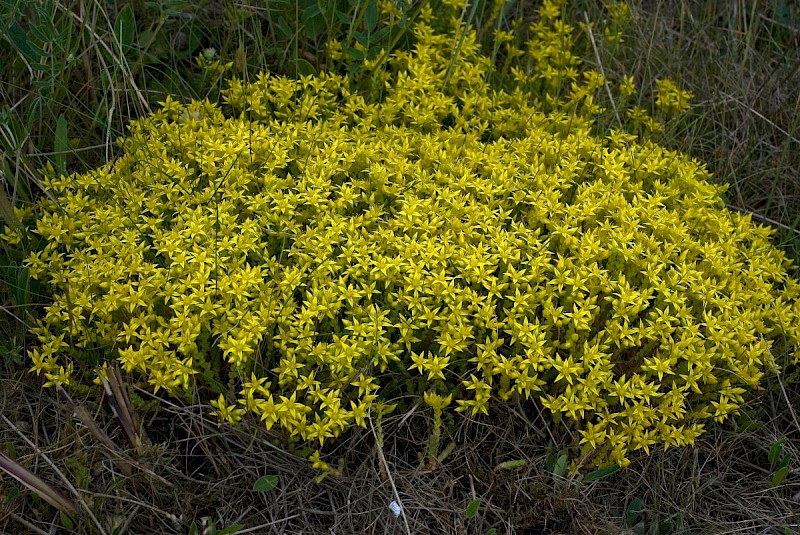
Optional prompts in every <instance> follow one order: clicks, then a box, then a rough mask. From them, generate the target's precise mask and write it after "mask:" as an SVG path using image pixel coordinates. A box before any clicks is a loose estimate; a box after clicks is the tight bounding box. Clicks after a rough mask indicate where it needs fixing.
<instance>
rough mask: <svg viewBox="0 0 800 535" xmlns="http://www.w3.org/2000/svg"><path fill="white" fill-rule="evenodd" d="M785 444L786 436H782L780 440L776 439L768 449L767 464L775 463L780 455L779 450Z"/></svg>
mask: <svg viewBox="0 0 800 535" xmlns="http://www.w3.org/2000/svg"><path fill="white" fill-rule="evenodd" d="M785 444H786V438H785V437H784V438H782V439H780V440H776V441H775V442H774V443H773V444H772V447H771V448H770V449H769V457H768V458H769V464H770V465H772V466H775V464H777V462H778V459H780V457H781V452H783V446H784V445H785Z"/></svg>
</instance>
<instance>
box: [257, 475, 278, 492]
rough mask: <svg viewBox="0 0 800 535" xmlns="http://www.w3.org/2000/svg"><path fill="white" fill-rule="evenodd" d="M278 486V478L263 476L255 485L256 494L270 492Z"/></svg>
mask: <svg viewBox="0 0 800 535" xmlns="http://www.w3.org/2000/svg"><path fill="white" fill-rule="evenodd" d="M277 484H278V476H261V477H259V478H258V479H256V482H255V483H253V491H254V492H269V491H271V490H272V489H274V488H275V486H276V485H277Z"/></svg>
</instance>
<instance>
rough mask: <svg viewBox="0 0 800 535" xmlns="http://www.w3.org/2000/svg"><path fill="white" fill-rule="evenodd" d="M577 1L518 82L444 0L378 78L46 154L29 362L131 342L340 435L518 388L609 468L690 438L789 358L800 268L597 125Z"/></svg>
mask: <svg viewBox="0 0 800 535" xmlns="http://www.w3.org/2000/svg"><path fill="white" fill-rule="evenodd" d="M550 5H551V3H546V6H545V7H546V8H547V7H548V6H550ZM556 16H557V13H555V14H548V13H547V11H546V10H545V11H544V12H543V14H542V18H541V20H540V21H539V22H537V25H538V27H537V26H535V27H534V28H533V33H534V37H533V38H532V40H531V43H530V46H529V49H528V51H527V52H526V53H525V54H526V55H527V56H526V57H528V58H533V59H532V60H530V61H531V63H532V64H533V67H532V68H531V69H530V70H526V69H522V68H520V69H514V71H513V73H512V75H511V76H510V77H509V80H510V81H509V82H508V84H507V86H506V87H505V89H504V90H498V89H496V88H493V87H492V86H490V85H489V84H487V83H486V82H485V81H484V80H485V75H486V73H487V71H488V69H489V68H490V67H491V62H490V61H489V60H488V59H487V58H486V57H484V56H482V55H481V54H480V53H479V47H478V45H477V44H476V42H475V35H474V34H473V33H472V32H465V33H463V32H464V31H463V26H459V23H458V21H455V20H454V21H453V23H452V24H453V26H454V28H456V30H455V31H454V32H453V33H454V34H455V35H456V36H458V35H459V33H458V32H459V31H461V32H462V33H463V34H464V40H463V43H462V44H461V48H460V52H459V55H458V57H457V58H455V59H454V58H453V56H452V54H451V50H452V45H453V42H454V38H453V35H447V34H439V33H437V32H435V31H434V30H433V29H432V27H431V24H429V21H431V20H432V15H431V13H430V10H429V9H426V8H423V10H422V14H421V16H420V18H419V20H418V21H417V23H416V25H415V29H414V32H415V37H416V43H417V44H416V46H415V47H414V50H413V52H409V53H403V52H399V53H395V54H393V55H391V56H390V57H388V58H387V59H386V60H385V61H384V62H383V64H380V63H381V62H380V61H378V60H371V61H372V63H370V61H367V63H366V64H365V66H364V69H365V72H366V74H365V75H364V76H365V78H364V79H365V80H366V82H365V84H364V86H365V87H367V89H366V90H363V91H362V90H358V91H356V90H353V89H352V87H353V84H352V83H351V80H350V79H349V78H348V77H346V76H340V75H335V74H321V75H319V76H314V77H304V78H302V79H301V80H297V81H295V80H290V79H286V78H282V77H276V76H270V75H266V74H265V75H263V76H261V77H260V78H259V79H258V80H257V81H256V82H254V83H252V84H250V85H245V84H243V83H241V82H238V81H233V82H232V83H231V84H230V88H229V90H228V91H227V92H226V94H225V98H226V101H225V103H224V104H222V105H215V104H211V103H208V102H191V103H188V104H180V103H178V102H176V101H174V100H171V99H167V100H166V102H164V103H163V109H161V110H160V111H158V112H156V113H154V114H152V115H151V116H149V117H146V118H144V119H141V120H139V121H137V122H135V123H134V124H132V125H131V128H130V133H129V135H128V136H127V138H126V139H124V140H122V141H121V148H122V156H121V157H120V158H118V159H117V160H115V161H113V162H110V163H108V164H107V165H106V166H104V167H102V168H101V169H97V170H95V171H92V172H89V173H87V174H82V175H75V176H62V177H58V176H55V173H52V174H51V176H50V177H49V179H48V180H47V183H46V187H47V189H48V191H49V192H50V193H51V194H52V196H53V197H52V199H53V200H50V199H45V200H44V201H42V202H41V209H42V210H41V211H42V213H41V215H40V217H39V219H38V221H37V224H36V229H35V232H36V233H37V234H38V235H39V236H41V237H42V238H45V240H46V245H44V246H43V248H42V250H41V251H39V252H36V253H33V254H31V256H30V257H29V258H28V261H27V264H28V265H29V266H30V269H31V272H32V274H33V275H34V276H36V277H37V278H40V279H43V280H47V281H48V282H49V284H50V286H51V289H52V291H53V293H54V299H53V303H52V304H51V305H50V306H49V307H48V308H47V312H46V315H45V317H44V318H43V320H42V321H41V324H40V325H39V326H38V328H37V329H36V332H37V333H38V335H39V338H40V341H41V344H40V346H39V347H38V348H37V349H35V350H33V351H32V352H31V354H30V356H31V358H32V361H33V370H35V371H36V372H39V373H43V374H44V375H45V376H46V378H47V380H48V382H49V383H50V384H53V383H63V384H70V383H78V382H80V379H79V377H78V375H79V374H78V371H79V370H80V371H81V373H84V372H86V371H88V370H89V369H91V368H92V367H97V366H101V365H102V363H104V362H107V361H110V360H113V359H116V360H117V361H119V363H121V366H122V367H123V368H124V369H125V370H126V371H128V372H136V374H137V375H138V376H139V377H142V378H145V379H146V380H147V381H148V382H149V383H150V384H151V385H152V387H153V389H155V390H159V389H164V390H166V391H168V392H169V393H172V394H179V393H181V392H185V391H188V390H190V389H192V388H193V387H194V386H195V385H197V386H202V391H203V392H209V391H211V392H213V397H214V398H216V399H215V400H214V401H213V404H214V406H215V408H216V409H217V413H218V414H219V415H220V416H221V417H223V418H224V419H226V420H229V421H231V422H236V421H238V420H239V419H241V418H242V417H243V416H244V415H246V414H252V415H254V416H256V417H258V418H260V419H261V420H262V421H263V422H264V424H265V425H266V427H267V428H275V429H282V430H283V431H284V432H285V433H286V435H287V436H289V437H294V438H295V439H298V440H303V441H313V442H317V443H318V444H323V443H324V442H325V440H326V439H328V438H330V437H335V436H338V435H340V434H341V433H342V432H344V431H345V430H346V429H347V428H348V427H350V426H352V425H354V424H355V425H361V426H363V425H365V421H366V418H368V414H369V411H370V408H369V407H370V404H371V403H372V402H373V401H375V400H377V399H389V400H390V399H391V398H392V396H398V395H401V394H403V395H405V394H409V393H410V394H413V395H416V396H420V398H422V397H423V394H424V399H425V401H426V402H427V403H428V404H429V405H432V406H434V407H436V408H438V409H441V408H444V407H445V406H447V405H449V404H452V405H454V407H455V410H458V411H466V412H468V413H469V414H472V415H478V414H480V413H483V414H488V412H489V410H490V408H491V405H492V404H493V403H497V402H499V400H508V399H510V398H512V397H516V396H519V397H521V398H522V399H524V400H529V402H528V403H529V404H528V405H527V406H528V407H529V408H530V409H531V410H533V411H535V408H534V407H533V404H538V405H539V406H540V407H543V408H545V409H547V411H549V412H550V413H551V414H552V415H553V417H554V420H555V423H556V424H557V425H556V427H564V426H566V427H567V428H569V429H572V430H574V431H578V432H579V435H576V436H579V437H580V444H581V445H582V448H581V453H582V454H585V455H586V456H587V458H588V457H591V461H590V463H591V464H594V465H601V464H603V463H606V462H617V463H619V464H622V465H624V464H626V463H627V462H628V461H627V458H626V456H627V454H628V452H631V451H635V450H639V449H644V450H645V451H649V448H650V447H651V446H652V445H655V444H658V445H663V446H664V447H669V446H682V445H687V444H692V443H693V441H694V440H695V438H696V437H697V436H698V435H700V434H701V433H702V431H703V426H704V422H705V421H707V420H709V419H716V420H722V419H723V418H725V417H726V416H727V415H730V414H732V413H735V412H736V410H737V408H738V407H739V405H740V404H741V403H742V402H743V396H744V394H745V393H746V391H747V390H748V389H753V388H755V387H757V385H758V384H759V381H760V379H761V378H762V377H763V376H764V374H765V373H766V372H769V371H771V370H773V369H774V367H775V365H774V364H773V362H774V361H773V358H774V359H777V360H778V362H781V360H782V359H783V362H784V363H788V362H791V360H789V359H784V358H783V357H784V355H786V354H787V352H791V351H793V350H794V348H796V347H797V345H798V340H800V330H798V329H799V328H798V326H800V321H798V320H799V319H800V302H799V301H798V299H797V297H798V293H800V286H799V285H798V283H797V282H796V281H795V280H793V279H791V278H790V277H789V276H788V275H787V271H786V270H787V268H788V267H789V265H790V262H789V261H788V260H787V259H786V258H785V257H784V255H783V253H781V252H780V251H778V250H776V249H775V248H774V247H773V246H772V245H771V244H770V242H769V237H770V232H771V231H770V230H769V229H768V228H765V227H758V226H755V225H753V224H752V223H751V221H750V219H749V218H748V217H747V216H743V215H740V214H737V213H731V212H729V211H728V210H726V209H725V207H724V205H723V202H722V200H721V198H720V196H719V191H720V188H718V187H717V186H714V185H712V184H711V183H709V182H708V181H707V180H708V178H709V173H708V172H707V171H706V170H705V169H704V167H703V166H702V165H700V164H698V163H697V162H695V161H693V160H691V159H689V158H687V157H685V156H683V155H681V154H677V153H675V152H671V151H669V150H666V149H665V148H663V147H661V146H658V145H657V144H654V143H652V142H650V141H648V140H646V139H644V140H643V139H637V138H636V136H634V135H632V134H629V133H624V132H622V131H620V132H612V133H611V135H605V134H604V133H602V132H598V131H597V129H596V128H595V125H594V122H593V120H592V114H593V113H599V112H601V111H602V110H599V109H598V106H597V104H595V103H594V102H593V99H594V98H595V95H599V94H602V92H601V91H602V88H603V86H604V84H605V80H603V78H602V76H601V75H600V74H599V73H596V72H591V71H590V72H589V73H587V74H586V75H583V76H581V75H579V74H578V73H577V71H576V65H577V60H576V59H575V57H574V56H571V55H569V52H568V46H565V44H566V45H568V44H569V42H568V41H569V35H570V31H571V29H570V28H569V27H567V26H566V25H563V23H561V22H560V21H558V20H557V18H556ZM459 28H460V30H459ZM565 36H566V37H565ZM565 39H566V41H567V42H566V43H565V42H563V41H564V40H565ZM548 43H550V44H548ZM547 47H549V48H547ZM668 90H670V89H669V88H666V87H665V88H661V91H662V93H664V94H666V92H667V91H668ZM670 91H671V90H670ZM674 91H679V90H678V89H677V88H676V89H675V90H674ZM663 98H667V97H663ZM542 110H547V112H544V111H542ZM54 201H57V204H56V202H54ZM8 234H9V231H7V235H8ZM7 239H10V238H7ZM773 355H774V357H773ZM796 361H797V358H796V355H795V358H794V362H796ZM73 376H74V377H73ZM217 396H218V397H217ZM453 401H454V402H455V403H453ZM315 459H317V460H319V454H318V452H317V453H316V457H315Z"/></svg>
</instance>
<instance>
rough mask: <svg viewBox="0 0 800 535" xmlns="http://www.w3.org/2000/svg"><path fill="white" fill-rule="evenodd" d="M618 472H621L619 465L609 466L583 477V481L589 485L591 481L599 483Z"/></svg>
mask: <svg viewBox="0 0 800 535" xmlns="http://www.w3.org/2000/svg"><path fill="white" fill-rule="evenodd" d="M617 471H619V465H618V464H617V463H614V464H609V465H608V466H604V467H603V468H598V469H597V470H595V471H593V472H589V473H588V474H586V475H585V476H583V480H584V481H585V482H587V483H588V482H591V481H599V480H601V479H603V478H604V477H608V476H610V475H611V474H613V473H615V472H617Z"/></svg>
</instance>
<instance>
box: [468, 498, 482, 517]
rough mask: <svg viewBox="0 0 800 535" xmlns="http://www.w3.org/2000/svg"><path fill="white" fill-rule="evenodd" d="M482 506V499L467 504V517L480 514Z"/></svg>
mask: <svg viewBox="0 0 800 535" xmlns="http://www.w3.org/2000/svg"><path fill="white" fill-rule="evenodd" d="M480 507H481V501H480V500H472V501H471V502H469V504H467V511H466V513H467V518H474V517H475V515H477V514H478V509H480Z"/></svg>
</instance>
